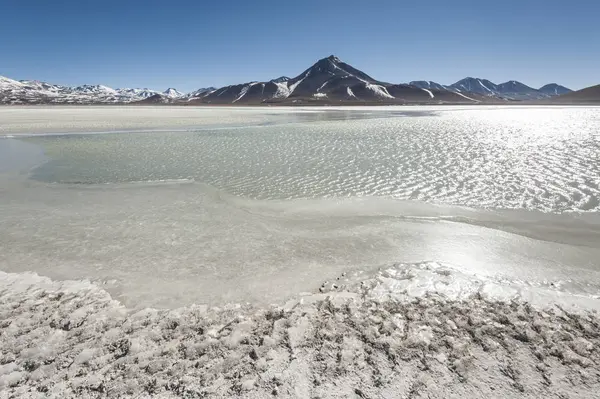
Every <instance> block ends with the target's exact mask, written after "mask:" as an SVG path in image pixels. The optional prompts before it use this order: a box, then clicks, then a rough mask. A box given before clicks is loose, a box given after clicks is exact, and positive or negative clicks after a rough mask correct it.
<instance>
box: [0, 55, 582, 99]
mask: <svg viewBox="0 0 600 399" xmlns="http://www.w3.org/2000/svg"><path fill="white" fill-rule="evenodd" d="M570 91H571V90H569V89H567V88H566V87H564V86H560V85H558V84H556V83H551V84H548V85H545V86H543V87H541V88H540V89H539V90H538V89H534V88H532V87H529V86H527V85H525V84H523V83H521V82H517V81H515V80H511V81H508V82H505V83H501V84H495V83H493V82H491V81H490V80H487V79H481V78H473V77H467V78H464V79H462V80H459V81H458V82H456V83H454V84H451V85H443V84H440V83H437V82H433V81H427V80H419V81H412V82H410V83H408V84H390V83H387V82H383V81H379V80H377V79H374V78H373V77H371V76H369V75H368V74H366V73H365V72H363V71H360V70H358V69H356V68H354V67H353V66H351V65H349V64H347V63H345V62H343V61H342V60H340V59H339V58H338V57H336V56H334V55H331V56H329V57H326V58H322V59H320V60H318V61H317V62H316V63H315V64H313V65H312V66H311V67H310V68H308V69H306V70H304V71H303V72H302V73H300V74H299V75H298V76H296V77H293V78H289V77H287V76H280V77H278V78H276V79H272V80H270V81H268V82H256V81H254V82H248V83H242V84H235V85H230V86H224V87H221V88H215V87H207V88H200V89H198V90H194V91H192V92H190V93H187V94H184V93H181V92H179V91H178V90H176V89H173V88H169V89H167V90H165V91H164V92H159V91H156V90H151V89H137V88H121V89H112V88H110V87H107V86H103V85H81V86H76V87H68V86H61V85H54V84H50V83H46V82H40V81H35V80H22V81H16V80H12V79H9V78H5V77H2V76H0V104H47V103H49V104H52V103H55V104H103V103H142V104H162V103H169V104H173V103H174V104H177V103H191V104H260V103H277V104H289V103H300V104H302V103H340V102H349V103H361V104H362V103H385V104H404V103H422V104H431V103H435V104H437V103H479V102H496V103H497V102H498V101H522V100H539V99H545V98H550V97H552V96H557V95H561V94H564V93H569V92H570Z"/></svg>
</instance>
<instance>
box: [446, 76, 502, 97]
mask: <svg viewBox="0 0 600 399" xmlns="http://www.w3.org/2000/svg"><path fill="white" fill-rule="evenodd" d="M449 87H450V88H451V89H454V90H456V91H459V92H461V93H462V92H468V93H477V94H481V95H483V96H495V95H496V94H497V93H498V87H497V86H496V85H495V84H494V83H492V82H490V81H489V80H487V79H479V78H471V77H468V78H464V79H461V80H459V81H458V82H456V83H454V84H451V85H450V86H449Z"/></svg>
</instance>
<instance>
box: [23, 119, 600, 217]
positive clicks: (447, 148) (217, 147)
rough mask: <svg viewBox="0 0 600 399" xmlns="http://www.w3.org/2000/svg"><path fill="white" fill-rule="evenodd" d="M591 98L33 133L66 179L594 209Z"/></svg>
mask: <svg viewBox="0 0 600 399" xmlns="http://www.w3.org/2000/svg"><path fill="white" fill-rule="evenodd" d="M598 131H600V120H599V118H598V109H594V108H566V109H554V108H546V109H543V108H541V109H535V108H531V109H520V108H512V109H499V110H493V109H473V110H453V111H451V112H440V113H438V114H433V115H430V116H424V117H418V118H417V117H414V118H407V117H402V118H391V117H386V118H372V119H356V120H343V121H327V122H319V121H315V122H310V123H294V124H287V125H282V124H279V125H272V126H260V127H249V128H247V129H232V130H227V129H225V130H213V131H211V130H206V131H199V132H193V133H172V134H168V133H164V132H163V133H147V134H134V135H95V136H94V135H85V136H69V137H46V138H36V139H32V140H34V141H35V142H37V143H41V144H42V145H43V146H44V147H45V148H47V153H48V155H49V156H50V157H51V158H53V159H54V161H52V162H51V163H49V164H47V165H45V166H44V167H42V168H40V169H38V170H37V171H36V173H35V177H36V178H38V179H41V180H45V181H53V182H63V183H84V184H93V183H110V182H130V181H156V180H162V179H167V180H168V179H194V180H196V181H198V182H205V183H208V184H211V185H214V186H216V187H218V188H220V189H225V190H227V191H229V192H231V193H233V194H235V195H241V196H247V197H252V198H259V199H282V198H322V197H348V196H368V195H377V196H390V197H393V198H397V199H404V200H406V199H409V200H423V201H432V202H438V203H447V204H457V205H466V206H473V207H483V208H520V209H531V210H541V211H546V212H548V211H549V212H563V211H597V210H599V209H600V136H599V135H598Z"/></svg>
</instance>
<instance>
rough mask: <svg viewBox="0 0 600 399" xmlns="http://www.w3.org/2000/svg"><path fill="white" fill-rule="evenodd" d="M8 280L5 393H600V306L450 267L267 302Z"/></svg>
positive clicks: (2, 280)
mask: <svg viewBox="0 0 600 399" xmlns="http://www.w3.org/2000/svg"><path fill="white" fill-rule="evenodd" d="M436 285H437V287H438V288H441V289H435V286H436ZM0 287H2V288H1V289H0V315H1V319H0V323H1V324H0V328H1V329H2V334H1V335H0V345H1V352H0V354H1V359H0V360H1V361H2V366H0V388H1V390H0V397H2V398H8V397H15V396H18V397H32V398H33V397H39V398H42V397H61V398H65V397H68V398H71V397H90V398H93V397H106V396H108V397H164V398H175V397H186V398H190V397H243V398H265V397H271V396H276V397H283V398H309V397H320V398H342V397H344V398H345V397H357V398H373V397H385V398H388V397H389V398H397V397H428V398H449V397H456V398H458V397H462V398H465V397H466V398H480V397H498V398H524V397H526V398H539V397H557V398H558V397H560V398H563V397H569V398H591V397H594V396H595V394H596V393H597V392H598V390H599V389H600V368H599V365H600V352H599V351H598V347H599V345H600V319H599V318H598V316H597V314H591V313H587V314H576V313H570V312H568V311H565V310H563V308H562V307H561V306H560V305H559V304H558V303H556V304H555V305H554V306H553V307H551V308H548V307H546V309H544V310H541V309H539V308H536V307H535V306H532V305H530V304H527V303H525V302H522V301H518V300H512V299H511V297H512V294H511V292H510V289H509V290H506V287H502V286H501V285H495V284H488V283H486V282H484V281H479V280H478V279H477V278H474V277H472V276H469V275H465V274H462V273H461V272H458V271H456V270H453V269H451V268H447V267H444V266H443V265H439V264H435V263H422V264H415V265H402V264H399V265H394V266H391V267H389V268H387V269H386V270H384V271H382V272H380V273H378V274H377V275H375V276H371V277H369V276H366V275H363V274H361V273H356V274H350V275H346V274H345V275H342V276H340V280H336V283H335V284H324V285H323V289H322V291H323V293H322V294H312V295H305V296H303V297H301V298H300V299H299V300H295V301H290V302H288V303H287V304H285V305H283V306H273V307H262V308H257V307H253V306H250V305H246V306H239V305H228V306H225V307H220V308H214V307H213V308H207V307H206V306H191V307H185V308H181V309H176V310H170V311H161V310H154V309H144V310H141V311H137V312H132V311H130V310H128V309H126V308H124V307H123V306H122V305H120V304H119V303H118V302H116V301H114V300H112V299H111V297H110V295H109V294H107V293H106V292H105V291H103V290H102V289H100V288H98V287H97V286H95V285H93V284H89V283H87V282H73V281H66V282H54V281H51V280H49V279H47V278H42V277H38V276H36V275H31V274H6V273H2V272H0ZM465 287H471V289H470V290H465V289H464V288H465ZM543 291H544V290H543V289H542V290H538V291H537V292H536V293H535V294H536V296H537V295H538V294H540V296H539V297H537V298H538V299H541V298H543V297H544V295H543ZM498 292H503V293H504V295H501V296H500V297H497V296H496V294H497V293H498ZM493 298H495V299H493ZM546 299H548V298H546ZM567 300H568V299H567ZM559 302H560V301H559Z"/></svg>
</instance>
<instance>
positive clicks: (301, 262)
mask: <svg viewBox="0 0 600 399" xmlns="http://www.w3.org/2000/svg"><path fill="white" fill-rule="evenodd" d="M0 120H1V121H2V124H1V125H0V137H2V136H3V137H4V138H3V139H0V179H1V180H0V195H1V196H2V202H1V203H0V223H1V224H2V227H3V228H2V231H0V246H1V249H2V250H1V252H0V270H2V271H7V272H22V271H35V272H37V273H39V274H41V275H44V276H49V277H52V278H55V279H91V280H92V281H94V282H98V283H99V284H101V285H102V286H103V287H104V288H105V289H107V290H108V291H109V292H111V293H112V294H113V296H114V297H115V298H117V299H119V300H121V301H122V302H124V303H125V304H127V305H128V306H133V307H144V306H157V307H177V306H184V305H189V304H192V303H207V304H223V303H229V302H240V301H241V302H244V301H250V302H258V303H271V302H281V301H283V300H285V299H288V298H290V297H293V296H294V295H297V294H298V293H300V292H304V291H314V290H317V289H318V288H319V286H320V285H321V283H322V282H323V281H325V280H331V279H335V277H336V276H339V275H340V273H343V272H345V271H350V270H365V271H375V270H377V269H378V268H379V267H385V266H386V265H390V264H392V263H395V262H404V263H416V262H421V261H435V262H441V263H444V264H448V265H451V266H452V267H456V268H458V269H460V270H462V271H465V272H468V273H476V274H478V275H480V276H484V277H485V278H489V279H494V281H496V280H498V281H508V282H510V284H516V285H523V284H524V286H543V287H547V288H548V289H550V290H555V291H556V292H557V293H562V292H570V293H576V294H578V295H582V296H585V297H587V298H590V300H594V298H597V296H598V295H600V263H599V262H598V259H600V244H599V243H600V216H599V214H598V210H600V201H599V199H600V110H599V109H598V108H591V107H573V108H568V107H566V108H562V107H552V108H550V107H546V108H542V107H467V108H460V107H437V108H436V107H384V108H377V107H371V108H366V107H365V108H225V107H224V108H195V107H194V108H192V107H189V108H185V107H184V108H180V107H177V108H176V107H157V108H152V107H70V108H61V107H4V108H0ZM102 132H103V133H106V132H120V133H112V134H90V133H102ZM65 133H68V134H65Z"/></svg>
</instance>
